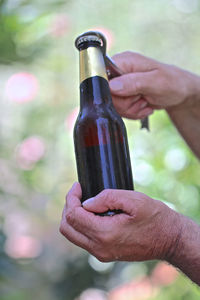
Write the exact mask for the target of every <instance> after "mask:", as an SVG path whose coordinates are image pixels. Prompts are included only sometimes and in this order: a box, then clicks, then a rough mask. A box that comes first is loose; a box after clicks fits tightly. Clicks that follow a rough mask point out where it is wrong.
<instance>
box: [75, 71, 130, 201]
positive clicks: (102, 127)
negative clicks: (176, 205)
mask: <svg viewBox="0 0 200 300" xmlns="http://www.w3.org/2000/svg"><path fill="white" fill-rule="evenodd" d="M80 95H81V99H80V100H81V110H80V113H79V116H78V118H77V121H76V124H75V127H74V144H75V154H76V162H77V171H78V179H79V182H80V184H81V187H82V201H84V200H86V199H88V198H90V197H93V196H95V195H96V194H98V193H99V192H101V191H102V190H103V189H125V190H133V178H132V170H131V162H130V155H129V148H128V140H127V134H126V128H125V125H124V123H123V120H122V119H121V117H120V116H119V115H118V114H117V112H116V111H115V109H114V107H113V104H112V99H111V95H110V89H109V85H108V81H107V80H106V79H105V78H103V77H101V76H93V77H90V78H86V79H85V80H84V81H83V82H81V85H80Z"/></svg>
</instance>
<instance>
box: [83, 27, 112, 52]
mask: <svg viewBox="0 0 200 300" xmlns="http://www.w3.org/2000/svg"><path fill="white" fill-rule="evenodd" d="M89 30H94V31H99V32H101V33H103V35H104V36H105V38H106V41H107V50H110V49H111V48H112V47H113V45H114V42H115V39H114V33H113V32H112V31H111V30H110V29H108V28H105V27H103V26H100V27H94V28H90V29H89Z"/></svg>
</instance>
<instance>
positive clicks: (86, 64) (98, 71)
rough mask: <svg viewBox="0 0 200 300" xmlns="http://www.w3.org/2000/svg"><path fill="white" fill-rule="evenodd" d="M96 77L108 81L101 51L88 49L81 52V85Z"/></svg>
mask: <svg viewBox="0 0 200 300" xmlns="http://www.w3.org/2000/svg"><path fill="white" fill-rule="evenodd" d="M94 76H100V77H103V78H105V79H106V80H108V77H107V73H106V67H105V62H104V58H103V55H102V52H101V49H100V48H97V47H88V48H87V49H84V50H81V51H80V83H81V82H83V81H84V80H85V79H87V78H90V77H94Z"/></svg>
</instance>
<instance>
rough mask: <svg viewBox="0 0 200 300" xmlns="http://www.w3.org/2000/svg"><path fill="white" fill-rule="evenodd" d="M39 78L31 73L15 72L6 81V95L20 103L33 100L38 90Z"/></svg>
mask: <svg viewBox="0 0 200 300" xmlns="http://www.w3.org/2000/svg"><path fill="white" fill-rule="evenodd" d="M38 89H39V84H38V80H37V78H36V77H35V76H34V75H33V74H30V73H26V72H22V73H16V74H13V75H12V76H11V77H10V78H9V79H8V81H7V83H6V88H5V93H6V96H7V97H8V98H9V99H10V100H12V101H14V102H18V103H24V102H29V101H31V100H33V99H34V98H35V96H36V94H37V92H38Z"/></svg>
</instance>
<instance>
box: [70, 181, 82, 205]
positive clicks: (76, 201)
mask: <svg viewBox="0 0 200 300" xmlns="http://www.w3.org/2000/svg"><path fill="white" fill-rule="evenodd" d="M81 197H82V190H81V186H80V183H78V182H75V183H74V184H73V186H72V188H71V189H70V191H69V192H68V194H67V196H66V204H67V208H70V209H73V208H75V207H80V206H81Z"/></svg>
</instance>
